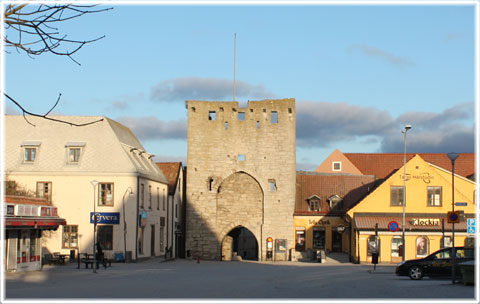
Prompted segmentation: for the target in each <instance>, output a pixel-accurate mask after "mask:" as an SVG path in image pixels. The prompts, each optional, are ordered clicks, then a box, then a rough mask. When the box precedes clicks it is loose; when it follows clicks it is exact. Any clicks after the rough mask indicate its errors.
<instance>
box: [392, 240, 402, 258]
mask: <svg viewBox="0 0 480 304" xmlns="http://www.w3.org/2000/svg"><path fill="white" fill-rule="evenodd" d="M402 254H403V245H402V237H401V236H394V237H393V238H392V258H399V257H402Z"/></svg>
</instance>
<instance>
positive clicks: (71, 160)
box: [65, 142, 85, 164]
mask: <svg viewBox="0 0 480 304" xmlns="http://www.w3.org/2000/svg"><path fill="white" fill-rule="evenodd" d="M84 147H85V143H84V142H68V143H67V144H66V145H65V148H67V163H68V164H78V163H79V162H80V157H81V155H82V150H83V148H84Z"/></svg>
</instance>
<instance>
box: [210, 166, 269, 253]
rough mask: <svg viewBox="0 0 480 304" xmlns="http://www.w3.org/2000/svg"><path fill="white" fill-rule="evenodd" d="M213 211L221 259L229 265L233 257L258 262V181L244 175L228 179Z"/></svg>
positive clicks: (260, 205) (260, 209)
mask: <svg viewBox="0 0 480 304" xmlns="http://www.w3.org/2000/svg"><path fill="white" fill-rule="evenodd" d="M216 207H217V208H216V209H217V228H218V231H219V232H220V233H219V234H218V236H219V237H220V242H219V247H220V248H219V253H220V256H221V259H222V260H227V261H229V260H231V258H232V255H235V254H236V255H238V256H241V257H242V258H243V259H248V260H258V257H259V249H258V248H259V246H258V236H259V235H260V233H261V225H262V223H263V191H262V188H261V187H260V184H259V183H258V182H257V180H255V179H254V178H253V177H252V176H251V175H249V174H247V173H245V172H236V173H234V174H232V175H230V176H229V177H228V178H226V179H225V180H224V181H223V182H222V183H221V185H220V186H219V187H218V190H217V200H216ZM246 227H248V228H246Z"/></svg>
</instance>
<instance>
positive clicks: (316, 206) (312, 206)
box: [308, 198, 321, 211]
mask: <svg viewBox="0 0 480 304" xmlns="http://www.w3.org/2000/svg"><path fill="white" fill-rule="evenodd" d="M308 211H321V209H320V200H319V199H318V198H313V199H310V200H309V201H308Z"/></svg>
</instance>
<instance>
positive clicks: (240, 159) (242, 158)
mask: <svg viewBox="0 0 480 304" xmlns="http://www.w3.org/2000/svg"><path fill="white" fill-rule="evenodd" d="M237 159H238V160H239V161H245V159H246V157H245V154H238V158H237Z"/></svg>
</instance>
